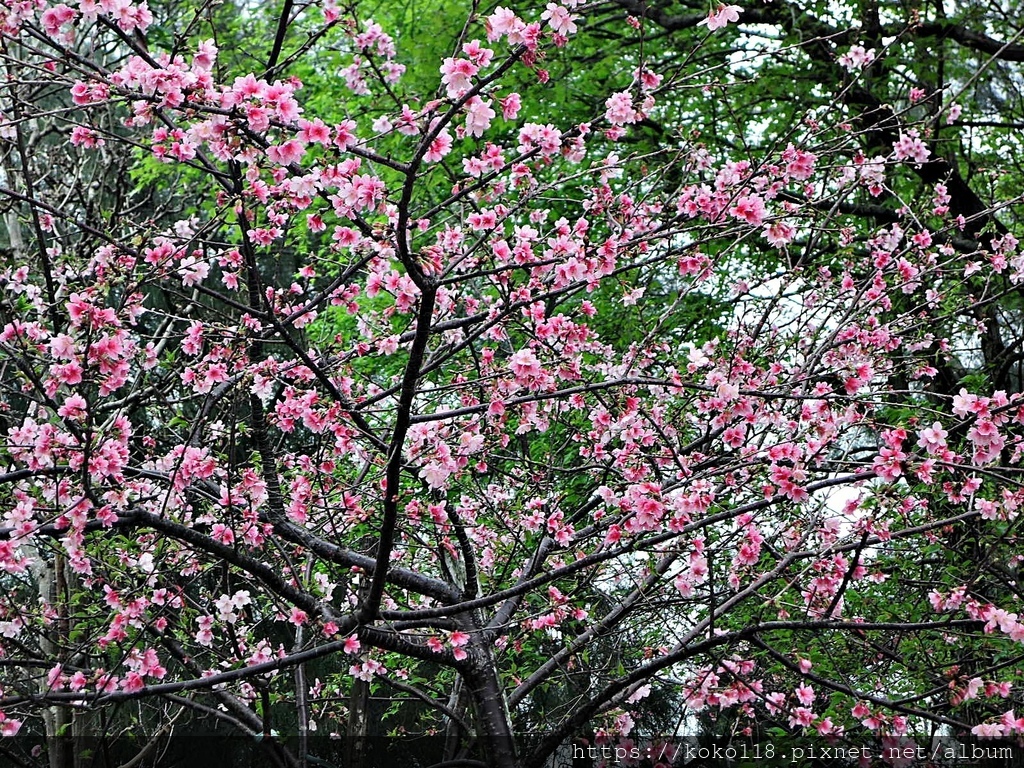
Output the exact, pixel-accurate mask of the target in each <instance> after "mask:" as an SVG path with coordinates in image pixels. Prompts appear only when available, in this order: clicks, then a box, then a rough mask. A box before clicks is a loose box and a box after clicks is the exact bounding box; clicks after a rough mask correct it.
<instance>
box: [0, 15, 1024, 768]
mask: <svg viewBox="0 0 1024 768" xmlns="http://www.w3.org/2000/svg"><path fill="white" fill-rule="evenodd" d="M617 7H618V10H617V11H616V13H617V15H616V16H615V18H616V19H617V20H618V23H619V24H620V26H621V34H622V35H623V37H624V39H626V38H628V37H629V36H630V35H638V36H640V37H639V38H638V39H640V40H646V38H645V37H644V35H647V34H648V32H647V31H645V30H647V28H648V27H649V26H650V25H651V24H652V23H656V24H659V25H661V27H662V28H663V29H666V30H669V31H671V29H672V27H673V25H679V26H682V25H683V20H680V19H676V18H668V17H665V16H664V15H663V14H662V15H660V17H659V14H655V13H648V12H647V9H645V7H642V6H641V7H638V8H633V7H632V5H631V4H628V3H623V2H620V3H617ZM622 8H624V9H625V11H624V12H623V11H622V10H621V9H622ZM227 12H228V11H226V10H225V9H224V8H223V7H221V8H218V7H216V6H214V5H213V4H210V5H209V6H203V7H202V8H198V9H188V8H186V7H184V6H179V5H175V4H169V5H167V6H160V7H157V6H156V5H155V4H154V8H153V9H150V8H149V7H147V5H146V3H145V2H140V3H133V2H130V1H129V0H100V1H99V2H91V1H89V0H81V1H80V2H78V3H74V4H63V3H62V4H55V3H50V2H48V1H47V0H25V1H19V2H14V3H12V4H10V7H8V8H7V9H6V10H2V11H0V31H2V38H0V43H2V45H0V55H2V57H3V61H4V66H5V68H6V73H7V79H6V85H5V91H4V92H3V93H2V95H0V110H2V112H3V116H2V122H0V141H2V152H3V158H4V163H3V179H2V181H3V184H2V185H0V198H2V199H3V204H4V206H5V208H4V213H5V223H6V226H7V238H6V246H7V250H6V254H7V258H6V259H5V263H4V265H3V272H2V278H3V280H2V294H0V362H2V366H3V367H2V370H3V379H2V381H3V396H2V400H0V403H2V408H0V418H2V421H3V423H2V425H0V434H2V436H3V437H2V445H0V457H2V461H3V471H2V473H0V500H2V502H3V503H2V507H0V509H2V513H3V525H2V528H0V568H2V570H3V574H4V575H3V586H4V589H3V590H2V594H0V660H2V663H0V669H2V670H3V671H2V678H0V685H2V692H0V734H2V735H3V736H4V737H6V738H4V739H3V740H2V741H0V749H3V751H4V753H5V754H9V755H13V756H15V757H17V755H18V754H19V753H20V752H22V751H23V752H25V753H29V754H30V755H32V756H33V757H39V756H40V755H42V754H43V753H44V752H45V754H46V759H48V760H49V763H50V765H51V766H52V767H53V768H64V766H70V765H75V761H76V759H77V758H80V757H81V756H82V754H83V751H84V750H85V748H86V746H88V748H89V749H94V748H98V749H119V750H122V751H123V750H125V749H127V748H128V745H132V747H133V749H132V754H133V755H134V759H135V761H136V763H135V764H139V763H142V762H143V761H145V760H150V759H152V756H153V755H154V754H156V752H157V751H158V749H159V748H160V747H161V745H162V744H165V743H166V741H167V740H168V739H170V738H171V733H172V731H173V729H174V728H175V727H184V725H185V724H187V723H189V722H192V723H200V722H201V723H204V724H206V725H207V727H212V724H217V727H218V728H220V727H222V726H223V727H225V728H229V729H231V730H232V731H233V732H235V733H238V734H241V735H244V736H246V737H251V738H252V739H255V740H256V741H257V742H258V744H259V746H260V749H261V750H262V754H263V757H264V759H265V760H267V761H268V764H272V765H277V766H288V767H289V768H291V767H292V766H305V765H309V764H312V762H313V760H314V759H315V760H321V761H322V760H323V757H318V755H317V752H318V750H319V749H320V747H319V746H316V745H317V744H320V743H322V741H323V740H322V739H321V736H322V735H323V734H328V735H329V736H330V737H331V738H332V739H334V740H335V741H336V742H337V743H339V744H341V745H342V747H341V749H340V754H341V756H342V757H341V759H342V760H343V761H344V764H345V765H371V764H373V762H372V761H373V759H374V755H375V754H377V755H379V754H381V752H380V751H379V750H380V747H379V742H374V739H375V738H379V737H381V736H382V735H383V734H384V733H387V732H393V733H394V735H395V737H394V741H395V742H399V743H400V742H401V741H402V739H403V738H406V739H412V738H413V737H414V735H418V734H422V733H427V734H430V735H431V736H432V737H433V738H432V740H431V742H430V743H431V746H430V747H429V749H427V750H426V751H425V752H424V754H428V753H429V754H430V755H432V756H434V755H436V759H435V757H431V760H432V761H433V762H434V763H436V764H439V765H453V766H454V765H487V766H495V767H496V768H514V767H519V766H522V767H524V768H526V767H531V768H532V767H534V766H536V767H539V766H544V765H547V764H549V763H550V762H551V761H552V760H553V759H556V758H559V757H562V758H564V757H565V754H566V750H570V751H571V750H572V749H574V748H576V747H579V748H580V749H583V750H592V749H596V750H601V749H605V750H607V749H611V750H620V751H621V752H619V753H616V754H623V755H628V756H639V755H641V754H642V755H643V756H644V758H643V759H645V760H647V761H648V763H649V764H652V765H657V764H660V765H668V764H671V762H672V760H673V759H674V754H675V753H674V750H675V749H676V748H677V747H678V744H679V741H678V739H679V736H680V734H682V733H684V732H685V731H686V729H687V728H689V727H692V723H693V722H695V721H696V720H697V719H699V718H704V719H705V721H707V722H726V721H727V722H729V723H730V724H734V725H735V728H734V729H733V734H732V738H734V739H736V740H738V741H742V740H743V739H748V740H756V739H758V738H760V737H761V736H763V735H764V734H765V733H776V734H788V735H789V736H792V737H794V738H803V739H820V740H821V743H823V744H832V745H836V744H839V745H850V746H858V747H863V748H865V749H870V750H874V752H872V754H874V755H876V756H877V757H879V759H881V760H883V762H886V763H891V764H895V765H903V764H907V763H905V762H901V760H903V759H904V758H903V757H902V755H903V754H904V752H903V751H902V750H904V749H906V748H911V749H916V747H918V746H921V745H925V746H928V745H930V743H931V738H932V736H933V734H935V733H936V732H938V731H939V730H941V731H942V732H944V733H952V734H955V735H957V736H959V737H963V738H968V737H971V736H973V737H974V738H979V739H1001V740H1006V741H1011V742H1016V741H1018V740H1019V739H1020V738H1021V734H1022V733H1024V718H1017V717H1016V714H1015V712H1014V702H1015V700H1016V698H1017V697H1018V696H1019V692H1018V688H1017V687H1016V686H1017V685H1018V684H1019V679H1020V677H1021V672H1020V670H1019V669H1018V667H1019V665H1020V659H1021V655H1020V651H1019V646H1020V643H1021V642H1022V641H1024V626H1022V624H1021V623H1019V622H1018V613H1017V603H1018V601H1019V598H1020V592H1019V587H1018V585H1017V580H1016V571H1017V567H1018V564H1019V562H1020V557H1021V556H1020V555H1019V553H1018V552H1017V546H1016V545H1017V540H1016V527H1017V522H1016V521H1017V517H1018V509H1019V506H1020V505H1021V503H1022V501H1024V496H1022V492H1021V489H1020V487H1019V485H1018V483H1017V480H1016V478H1017V475H1018V472H1019V470H1018V464H1019V461H1020V454H1021V445H1022V435H1024V432H1022V429H1021V427H1022V425H1024V401H1022V399H1021V396H1020V394H1019V393H1018V392H1017V391H1016V389H1017V387H1014V386H1013V381H1012V378H1011V377H1009V376H1008V374H1006V372H1004V374H1006V375H1004V377H1003V379H1002V380H1001V381H1002V382H1003V383H1001V384H1000V385H997V386H993V385H992V384H991V383H990V382H989V381H988V380H987V379H986V378H985V377H984V376H982V375H977V376H970V375H961V376H958V375H957V371H966V370H969V369H971V368H972V365H973V363H972V359H973V358H975V357H977V356H979V355H981V356H984V355H985V354H986V350H987V349H989V348H990V345H991V344H992V343H993V339H992V338H991V334H990V329H991V326H990V325H987V324H986V319H987V318H988V316H989V315H988V314H987V313H988V312H989V311H994V309H996V308H999V307H1006V306H1012V302H1014V301H1016V300H1018V297H1019V288H1018V285H1019V282H1020V280H1021V278H1022V276H1024V257H1022V256H1021V255H1020V253H1019V252H1018V250H1017V240H1016V238H1014V236H1013V235H1012V234H1011V233H1010V232H1009V231H1008V229H1007V228H1006V227H1005V226H1003V227H1001V228H998V227H996V223H997V221H998V220H997V218H996V216H997V213H998V212H999V211H1000V210H1001V209H1002V208H1003V207H1004V206H1007V205H1010V204H1011V203H1012V202H1013V199H1012V198H997V199H994V200H992V201H991V203H989V204H985V205H981V198H980V197H977V196H975V197H974V198H968V197H967V196H966V195H967V193H966V192H965V191H964V189H963V188H961V186H959V185H960V184H962V183H963V179H961V178H960V177H959V176H958V175H957V173H958V169H957V168H956V167H955V163H952V162H950V161H948V160H941V161H940V160H939V159H937V158H936V156H935V146H934V142H933V139H934V137H935V133H936V127H935V124H934V120H932V119H931V118H930V117H919V116H917V115H915V113H913V111H911V110H906V111H904V112H902V113H899V112H897V111H895V108H893V107H886V108H885V110H884V115H882V116H881V117H880V116H879V114H880V112H879V110H880V109H881V107H880V106H879V105H877V104H874V105H869V106H868V108H867V109H866V110H864V111H861V112H858V111H857V110H858V109H860V108H862V107H863V106H864V104H863V99H861V100H860V101H858V100H857V99H852V98H851V99H848V100H845V101H844V100H834V101H833V102H831V103H829V104H827V105H824V106H820V107H819V108H816V109H815V110H813V111H812V112H809V113H808V114H806V115H803V116H802V119H801V121H800V122H798V123H796V124H794V125H792V126H790V128H789V129H788V131H787V133H786V134H785V135H784V136H782V137H778V138H775V137H773V138H772V140H770V141H764V142H760V143H755V142H747V141H746V140H740V141H730V140H728V138H727V137H717V138H718V139H721V140H720V141H719V140H716V141H705V140H704V139H703V138H702V137H701V136H699V135H695V134H693V135H686V134H685V132H681V133H680V134H679V135H678V137H676V138H673V139H672V140H671V141H669V140H667V139H666V140H663V141H662V142H660V144H659V145H658V146H656V147H653V148H650V149H648V147H647V146H646V145H644V144H643V143H642V142H640V141H639V140H638V135H639V134H640V133H641V132H642V131H644V130H647V129H648V128H649V127H650V125H651V124H656V123H657V122H658V121H659V120H661V119H662V118H663V117H664V116H666V115H671V114H672V111H673V109H675V108H677V107H678V105H679V104H683V103H685V102H686V100H688V99H690V98H692V95H693V94H695V93H699V94H701V98H710V99H721V100H726V101H727V100H728V99H729V98H730V96H729V90H728V88H727V87H724V86H723V83H722V77H721V68H722V66H724V65H722V64H717V63H716V64H710V65H709V64H707V63H706V62H704V61H703V60H702V57H701V53H702V52H703V51H705V50H712V49H714V47H715V46H718V45H720V44H721V43H720V41H721V40H722V39H724V38H723V36H725V35H730V34H739V33H738V32H736V31H735V30H736V29H737V24H741V25H742V24H743V23H745V22H747V21H749V22H750V23H752V24H757V23H767V22H770V21H772V20H773V19H772V18H770V17H769V15H768V14H770V13H773V12H774V11H770V10H766V9H761V8H744V7H740V6H734V5H724V4H723V5H716V6H715V7H713V8H709V9H708V10H707V11H706V12H702V13H700V14H697V15H695V16H694V17H693V18H689V17H687V19H685V25H686V28H687V29H692V30H697V33H698V34H699V35H701V36H702V37H700V38H699V39H698V40H697V41H696V42H695V43H694V45H693V47H692V50H688V51H686V52H685V56H683V57H682V58H681V59H675V60H673V61H672V62H671V64H670V65H665V66H661V64H662V62H661V61H660V60H659V58H658V57H657V56H656V55H655V51H654V50H653V49H645V48H644V47H643V46H637V47H634V48H630V49H629V50H628V51H625V52H623V53H622V55H621V57H620V58H619V59H618V60H617V64H616V65H615V66H616V67H617V69H616V75H617V76H619V77H620V78H621V79H622V85H621V86H617V85H613V86H611V87H609V89H608V91H607V93H601V95H600V98H599V99H598V100H597V101H596V103H595V105H594V106H593V108H592V109H591V110H590V111H591V114H588V115H585V116H584V117H583V118H582V119H575V118H573V119H572V120H570V121H566V119H565V118H566V115H567V114H568V113H569V110H568V108H566V109H562V108H560V107H559V106H558V104H559V102H558V99H559V88H563V87H569V86H572V85H573V81H572V79H571V78H570V77H569V76H568V75H566V78H565V79H564V80H563V81H560V80H559V78H552V77H551V72H552V71H559V70H561V69H562V68H563V67H564V66H566V64H565V63H566V62H569V61H572V59H571V56H572V55H573V53H572V52H573V45H574V44H575V43H576V40H577V38H579V37H580V36H582V35H585V34H586V29H587V24H588V21H589V20H590V19H591V18H592V16H596V15H597V14H599V13H603V12H604V9H603V8H602V7H595V8H592V7H591V6H590V4H588V3H581V2H566V3H565V4H561V5H560V4H557V3H550V4H547V5H546V7H545V8H543V9H541V8H534V9H528V8H524V9H521V10H516V9H512V8H508V7H505V6H497V7H493V8H487V9H480V8H476V7H475V6H474V8H473V9H465V8H463V9H460V13H461V15H462V18H461V20H460V22H459V23H458V24H455V25H454V26H453V32H452V35H451V39H450V41H446V45H447V46H448V48H447V51H448V53H447V55H445V56H443V57H439V58H438V59H437V60H433V61H430V62H427V63H424V62H423V61H422V60H420V59H417V58H416V57H417V52H416V50H404V49H403V47H402V39H401V37H396V36H394V35H393V34H392V32H391V31H389V29H387V28H386V27H385V26H384V25H383V24H382V23H379V21H380V20H379V19H378V21H375V20H374V19H373V18H370V17H368V16H367V15H366V12H365V10H364V9H362V8H360V7H359V6H358V5H353V6H351V7H350V6H344V5H341V4H339V3H336V2H332V0H322V1H321V2H314V3H305V4H304V3H293V2H291V1H290V0H286V2H285V3H284V6H283V8H282V9H280V11H279V13H278V12H277V11H275V16H274V19H273V22H272V26H271V29H272V31H273V37H272V39H271V40H270V41H269V43H268V44H267V47H268V48H269V50H268V51H267V52H266V53H259V54H257V53H254V52H253V51H251V50H237V49H230V48H229V47H228V46H226V45H223V44H221V43H220V42H219V39H220V38H219V35H223V36H224V37H228V35H227V34H226V33H225V31H224V30H225V29H226V26H225V27H222V26H221V25H227V24H228V21H226V20H225V18H224V14H225V13H227ZM230 12H231V13H234V14H236V15H237V16H238V17H240V19H241V21H240V22H239V18H236V19H234V23H236V24H237V23H242V24H249V23H252V24H258V23H261V22H260V19H262V18H263V17H262V16H260V12H258V11H257V10H254V9H252V8H249V7H247V6H245V5H244V4H240V5H239V6H237V7H234V8H232V9H230ZM602 23H604V21H602ZM630 39H632V38H630ZM985 39H988V38H985ZM975 40H976V38H975ZM250 42H251V40H250ZM842 42H843V45H842V46H841V47H840V46H837V47H835V48H834V50H831V51H830V53H829V54H828V55H829V56H831V59H830V66H833V67H834V68H835V69H836V70H837V71H838V70H842V71H843V72H845V73H846V74H845V75H844V77H846V78H847V80H846V81H844V82H845V85H844V88H846V89H847V91H848V92H851V93H853V92H857V88H859V87H860V85H859V84H861V83H864V82H866V81H867V80H869V79H870V77H871V76H872V73H871V68H872V67H873V66H874V63H875V62H876V61H877V60H879V58H880V57H881V56H882V55H883V54H882V52H881V51H880V47H879V46H876V47H875V48H872V47H871V45H872V43H871V40H870V39H865V40H861V41H856V40H852V39H851V40H844V41H842ZM819 47H820V46H819ZM751 50H752V49H751ZM822 50H824V49H822ZM999 50H1004V49H1002V48H1001V49H999ZM816 51H817V53H816V55H818V56H824V55H825V54H824V53H822V51H821V50H817V49H816ZM756 53H757V52H756V51H755V52H754V53H752V54H751V56H754V54H756ZM770 53H771V52H764V53H763V54H757V55H764V56H769V55H770ZM254 57H255V58H254ZM411 67H415V68H417V69H418V70H419V74H418V75H417V77H415V78H412V79H414V80H416V81H417V82H422V81H424V80H425V81H427V82H429V83H430V85H429V87H428V88H427V89H422V88H421V89H419V90H417V89H414V88H412V87H411V86H407V85H406V82H405V79H406V78H405V76H406V74H407V69H408V68H411ZM425 68H429V70H430V76H429V77H424V76H423V75H422V72H423V71H425ZM752 71H753V73H754V74H753V77H754V79H755V81H756V76H757V71H756V68H755V69H754V70H752ZM300 74H301V76H300ZM587 86H588V88H591V89H592V88H594V87H595V85H594V83H587ZM934 99H935V100H936V104H937V105H938V106H937V109H938V110H939V113H940V114H941V113H948V114H950V115H952V114H953V113H954V112H955V111H958V110H959V109H961V108H960V107H959V105H958V104H957V103H956V102H955V94H952V95H950V94H947V93H946V92H944V91H939V92H938V93H937V94H936V95H935V96H934ZM734 108H736V109H742V104H736V105H734ZM954 119H955V118H954ZM865 141H868V142H869V146H871V147H873V150H872V151H870V152H867V151H865V145H864V142H865ZM939 166H941V167H939ZM922 179H923V180H924V181H926V182H927V185H928V186H927V188H926V189H925V190H924V191H923V192H922V188H921V187H919V186H913V185H912V182H913V181H914V180H917V181H921V180H922ZM965 201H966V202H965ZM975 367H977V366H975ZM996 380H997V381H1000V380H999V379H996ZM951 382H953V384H952V385H951ZM385 697H386V698H387V700H388V705H387V706H384V705H383V704H382V701H383V700H384V699H385ZM659 713H660V714H659ZM666 713H668V714H667V715H666ZM659 717H660V718H661V720H660V721H659V719H658V718H659ZM666 718H668V719H667V720H666ZM126 724H127V725H130V726H131V728H132V730H133V731H134V735H135V736H140V735H141V736H144V738H141V739H138V741H137V743H135V742H132V741H131V739H129V738H127V737H126V735H125V733H124V731H125V729H126ZM119 734H120V737H119ZM659 736H660V737H664V738H657V737H659ZM738 741H737V743H738ZM634 750H635V752H634ZM893 750H895V751H893ZM595 754H596V757H595V762H596V760H597V758H606V757H607V756H608V754H607V752H598V753H594V752H588V755H590V756H592V757H593V756H595ZM19 759H20V758H19ZM424 764H426V763H424Z"/></svg>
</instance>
